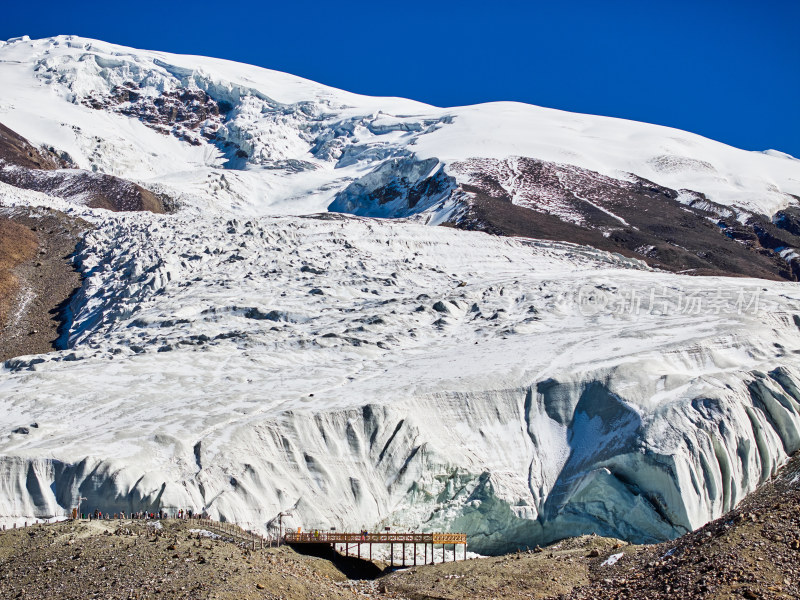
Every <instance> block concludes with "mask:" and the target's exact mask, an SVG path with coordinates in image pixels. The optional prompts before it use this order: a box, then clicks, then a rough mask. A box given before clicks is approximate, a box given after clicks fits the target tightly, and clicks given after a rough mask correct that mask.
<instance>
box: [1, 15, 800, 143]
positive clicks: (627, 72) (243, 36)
mask: <svg viewBox="0 0 800 600" xmlns="http://www.w3.org/2000/svg"><path fill="white" fill-rule="evenodd" d="M60 33H64V34H77V35H81V36H86V37H92V38H98V39H102V40H106V41H109V42H115V43H119V44H124V45H129V46H134V47H139V48H148V49H158V50H166V51H171V52H180V53H189V54H203V55H208V56H217V57H221V58H228V59H231V60H236V61H242V62H248V63H252V64H256V65H261V66H264V67H268V68H271V69H277V70H280V71H287V72H289V73H293V74H295V75H300V76H303V77H307V78H309V79H313V80H315V81H319V82H322V83H326V84H328V85H332V86H335V87H339V88H343V89H347V90H350V91H353V92H359V93H363V94H371V95H393V96H404V97H408V98H414V99H416V100H421V101H423V102H428V103H430V104H435V105H438V106H454V105H461V104H472V103H476V102H486V101H491V100H518V101H521V102H528V103H531V104H538V105H541V106H549V107H553V108H560V109H564V110H571V111H577V112H585V113H591V114H602V115H611V116H616V117H624V118H628V119H634V120H638V121H647V122H650V123H659V124H662V125H669V126H672V127H678V128H680V129H685V130H688V131H693V132H695V133H699V134H701V135H705V136H708V137H710V138H713V139H717V140H720V141H723V142H726V143H728V144H732V145H734V146H738V147H741V148H745V149H749V150H762V149H766V148H775V149H778V150H782V151H784V152H788V153H790V154H792V155H794V156H797V157H800V1H798V0H782V1H779V0H746V1H745V0H727V1H722V0H694V1H688V0H667V1H662V2H651V1H649V0H638V1H622V0H585V1H581V0H575V1H569V0H563V1H561V2H558V1H557V0H550V1H547V2H538V1H529V2H504V1H502V0H496V1H494V2H492V1H490V0H482V1H472V0H462V1H461V2H451V1H447V2H436V1H435V0H429V1H427V2H417V1H411V0H407V1H404V2H392V1H384V2H381V1H380V0H376V1H375V2H361V1H355V2H347V1H339V2H336V1H333V0H328V1H326V2H316V1H315V0H307V1H306V2H292V1H290V0H284V1H282V2H271V1H269V0H267V1H264V2H256V3H247V2H222V1H217V2H213V3H209V2H202V1H197V2H164V1H162V2H152V1H150V0H138V1H137V0H133V1H131V2H120V3H115V2H113V0H112V1H107V2H103V3H94V2H80V1H73V2H64V1H63V0H59V2H49V1H47V0H45V1H40V2H33V3H27V2H7V3H6V4H5V6H4V8H3V11H2V20H1V21H0V39H7V38H9V37H14V36H18V35H25V34H27V35H30V36H31V37H33V38H38V37H46V36H50V35H56V34H60ZM0 85H2V82H0Z"/></svg>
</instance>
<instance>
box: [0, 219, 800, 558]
mask: <svg viewBox="0 0 800 600" xmlns="http://www.w3.org/2000/svg"><path fill="white" fill-rule="evenodd" d="M195 219H196V217H186V216H183V217H181V216H178V217H156V216H150V215H135V216H134V215H118V216H114V217H104V218H103V219H102V221H101V222H100V223H99V224H98V227H97V229H95V230H94V231H92V232H90V233H89V234H88V236H87V240H86V243H85V244H84V245H83V247H82V250H81V252H80V254H79V260H80V264H81V269H82V271H83V272H84V274H85V279H84V284H83V288H82V290H81V292H80V294H78V295H77V296H76V298H75V300H74V302H73V306H72V310H73V313H74V320H73V324H72V328H71V331H70V336H69V339H70V346H71V348H70V349H69V350H66V351H63V352H59V353H54V354H50V355H41V356H36V357H21V358H18V359H14V360H12V361H9V362H8V363H7V364H6V373H5V374H4V376H3V380H2V382H0V393H1V394H2V395H3V397H4V398H5V399H7V400H6V403H7V405H8V407H9V414H8V416H7V417H6V418H5V423H7V424H8V430H9V431H7V433H6V435H5V437H4V438H3V441H2V442H0V444H1V445H0V454H2V460H1V461H0V465H1V466H0V469H2V472H3V476H2V478H0V481H2V484H0V485H2V489H0V514H3V515H5V516H6V517H9V516H13V517H16V518H20V519H21V518H23V517H31V516H40V517H44V516H49V515H53V514H58V513H59V511H63V510H64V509H67V508H69V507H70V506H72V505H73V504H74V503H75V502H76V499H77V498H78V496H79V495H82V496H84V497H86V498H88V500H87V501H86V502H85V506H92V507H97V508H101V509H102V510H104V511H111V512H113V511H115V510H125V511H128V510H136V509H141V508H146V507H193V508H194V509H200V508H206V509H208V510H209V511H210V512H211V514H212V515H214V516H219V517H224V518H226V519H231V520H236V521H238V522H241V523H243V524H246V525H249V526H252V527H257V528H263V529H267V528H269V527H271V526H272V525H274V519H275V517H276V515H277V514H278V513H279V512H281V511H288V512H289V513H290V516H289V517H286V520H285V522H286V523H289V524H290V525H296V526H304V527H321V526H330V525H335V526H337V527H340V528H341V527H344V528H360V527H362V526H363V527H377V526H384V525H393V526H397V527H409V528H451V529H457V530H463V531H466V532H468V533H469V534H470V535H471V540H472V541H471V544H472V546H473V548H474V549H475V550H476V551H479V552H487V553H491V552H500V551H503V550H508V549H513V548H516V547H518V546H532V545H535V544H542V543H545V542H547V541H550V540H554V539H558V538H561V537H564V536H568V535H576V534H579V533H586V532H592V531H595V532H597V533H600V534H607V535H615V536H618V537H622V538H625V539H630V540H634V541H640V542H641V541H654V540H662V539H666V538H669V537H674V536H676V535H679V534H681V533H682V532H685V531H686V530H688V529H692V528H694V527H697V526H699V525H701V524H702V523H704V522H706V521H707V520H709V519H711V518H714V517H716V516H718V515H720V514H721V513H722V512H724V511H725V510H727V509H728V508H730V507H731V506H733V505H734V504H735V503H736V501H737V500H739V499H741V498H742V497H743V496H744V494H746V493H747V492H748V491H749V490H752V489H753V488H754V487H755V486H756V485H758V483H759V482H760V481H763V480H764V479H765V478H766V477H768V476H769V475H770V474H771V473H772V472H774V470H775V469H776V468H777V466H778V465H779V464H780V463H781V462H782V461H783V460H784V459H785V457H786V455H787V453H791V452H793V451H794V450H797V449H798V446H800V442H799V441H798V440H800V416H799V415H800V405H799V404H798V399H800V395H798V388H797V387H796V386H797V385H798V383H797V382H798V376H799V375H800V370H798V360H797V358H795V357H796V356H797V354H796V353H795V352H794V351H795V350H796V349H800V348H799V347H798V346H799V345H798V343H797V341H796V339H797V331H798V326H797V325H796V319H800V317H794V315H795V314H800V292H798V291H797V290H796V289H795V288H794V287H792V286H791V284H781V283H776V282H763V281H756V280H743V279H738V280H734V279H727V278H713V279H703V278H685V277H680V276H676V275H668V274H664V273H655V272H652V271H649V270H646V269H645V268H644V266H643V265H642V263H637V262H635V261H631V260H629V259H624V258H622V257H619V256H615V255H612V254H607V253H603V252H600V251H596V250H591V249H587V248H583V247H580V246H573V245H569V244H558V243H547V242H531V241H524V240H507V239H502V238H496V237H492V236H488V235H485V234H480V233H469V232H458V231H454V230H450V229H443V228H430V227H423V226H420V225H411V224H392V223H391V222H375V221H370V220H359V219H353V218H346V217H336V216H331V217H325V218H321V217H320V218H281V219H261V220H250V221H246V222H242V221H239V220H235V219H232V220H223V219H209V220H205V221H203V227H204V229H203V235H202V236H201V235H199V234H198V233H196V231H197V227H198V225H199V222H197V221H196V220H195ZM386 248H389V249H390V250H391V251H390V252H389V254H388V255H387V254H386V252H385V249H386ZM387 256H388V257H389V258H387ZM656 286H657V289H658V293H659V295H660V296H663V297H668V296H669V295H670V294H671V293H672V292H675V293H676V294H677V293H680V294H683V295H684V296H686V297H693V298H701V299H706V300H708V301H709V302H710V301H711V300H712V299H714V298H719V297H723V296H725V297H729V298H730V305H729V306H727V307H726V306H721V307H719V309H718V314H715V312H714V311H711V312H707V311H703V312H702V313H697V314H695V311H690V312H689V314H684V313H683V312H676V313H674V314H673V313H671V312H669V309H668V307H666V306H664V307H661V308H659V309H658V310H644V307H643V309H642V310H640V311H631V310H623V309H621V308H615V307H616V303H617V302H621V301H623V300H625V299H626V298H628V297H630V296H631V294H632V293H637V294H639V296H640V297H641V298H645V297H646V295H647V294H648V293H650V291H651V290H653V289H656ZM575 290H581V292H580V293H576V292H575ZM592 293H596V294H604V295H605V296H604V298H605V300H604V302H603V304H602V306H604V308H603V309H602V310H599V309H598V308H599V307H600V306H601V305H600V304H596V303H594V304H593V303H592V302H594V301H595V300H596V298H595V297H594V296H592V295H591V294H592ZM587 299H588V300H587ZM740 299H746V300H747V305H746V306H744V305H740V306H738V307H737V306H736V302H737V301H739V300H740ZM755 301H757V302H758V303H760V307H759V308H758V309H757V310H756V307H755V306H754V302H755ZM587 302H588V303H587ZM620 306H621V305H620ZM662 309H663V310H662ZM662 313H663V314H662ZM34 422H35V423H36V425H37V427H35V428H32V427H30V424H31V423H34ZM12 425H14V426H15V427H24V428H25V429H27V433H20V432H17V433H13V432H11V429H12V427H11V426H12Z"/></svg>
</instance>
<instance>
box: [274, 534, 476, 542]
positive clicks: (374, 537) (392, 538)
mask: <svg viewBox="0 0 800 600" xmlns="http://www.w3.org/2000/svg"><path fill="white" fill-rule="evenodd" d="M283 537H284V540H285V541H286V543H287V544H358V543H362V544H398V543H400V544H403V543H409V544H466V543H467V534H466V533H338V532H335V531H308V532H300V533H297V532H294V531H291V532H289V533H287V534H286V535H284V536H283Z"/></svg>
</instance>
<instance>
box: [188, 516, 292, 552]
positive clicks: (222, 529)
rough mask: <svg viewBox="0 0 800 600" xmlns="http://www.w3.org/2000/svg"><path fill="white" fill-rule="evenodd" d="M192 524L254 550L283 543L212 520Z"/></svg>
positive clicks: (198, 520) (276, 539) (201, 520)
mask: <svg viewBox="0 0 800 600" xmlns="http://www.w3.org/2000/svg"><path fill="white" fill-rule="evenodd" d="M191 522H193V523H197V524H198V525H199V526H201V527H203V529H207V530H208V531H210V532H211V533H216V534H217V535H219V536H221V537H228V538H230V539H232V540H233V541H234V542H235V543H237V544H239V545H241V546H244V547H247V548H252V549H253V550H258V549H260V548H271V547H272V546H278V545H280V542H281V540H280V539H278V538H273V537H264V536H262V535H259V534H258V533H255V532H253V531H247V530H246V529H242V528H241V527H239V526H238V525H236V524H235V523H230V522H223V521H212V520H211V519H192V520H191Z"/></svg>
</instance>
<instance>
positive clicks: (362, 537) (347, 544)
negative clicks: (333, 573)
mask: <svg viewBox="0 0 800 600" xmlns="http://www.w3.org/2000/svg"><path fill="white" fill-rule="evenodd" d="M283 541H284V542H285V543H287V544H292V545H294V544H330V545H331V546H333V547H334V549H335V548H336V546H337V545H338V544H342V545H344V554H345V556H350V551H351V550H355V552H354V553H353V555H354V556H358V558H361V546H362V544H364V545H367V546H368V547H369V560H372V546H373V545H374V544H388V545H389V547H390V556H391V559H390V560H391V565H392V566H394V546H395V544H398V545H400V546H402V552H403V553H402V557H403V558H402V566H406V546H407V545H410V546H411V547H412V556H413V562H412V563H411V564H413V565H416V564H417V545H418V544H422V545H423V546H424V548H423V551H424V564H427V563H428V546H430V555H431V561H433V560H434V553H433V550H434V547H435V546H436V545H440V546H442V561H443V562H444V549H445V547H447V546H450V545H452V546H453V560H454V561H455V560H456V547H457V546H461V545H463V546H464V560H466V558H467V534H466V533H437V532H432V533H390V532H387V533H366V532H365V533H345V532H341V533H340V532H337V531H308V532H289V533H287V534H286V535H284V536H283Z"/></svg>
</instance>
